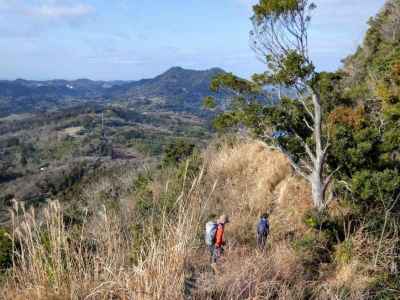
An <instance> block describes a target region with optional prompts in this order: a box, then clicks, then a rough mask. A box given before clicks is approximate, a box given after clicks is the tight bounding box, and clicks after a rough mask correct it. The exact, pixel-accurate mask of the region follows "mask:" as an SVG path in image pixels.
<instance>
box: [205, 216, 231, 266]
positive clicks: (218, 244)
mask: <svg viewBox="0 0 400 300" xmlns="http://www.w3.org/2000/svg"><path fill="white" fill-rule="evenodd" d="M226 223H229V218H228V216H226V215H222V216H221V217H220V218H219V219H218V221H217V222H214V221H209V222H207V224H206V235H205V240H206V244H207V246H208V249H209V250H210V255H211V263H216V262H217V260H218V258H219V257H220V256H221V254H222V252H223V247H222V246H223V245H225V242H224V227H225V224H226Z"/></svg>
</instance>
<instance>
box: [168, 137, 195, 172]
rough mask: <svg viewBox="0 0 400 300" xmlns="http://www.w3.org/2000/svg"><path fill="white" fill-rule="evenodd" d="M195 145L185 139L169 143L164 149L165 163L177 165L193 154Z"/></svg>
mask: <svg viewBox="0 0 400 300" xmlns="http://www.w3.org/2000/svg"><path fill="white" fill-rule="evenodd" d="M195 147H196V146H195V145H194V144H192V143H188V142H186V141H184V140H177V141H175V142H173V143H171V144H169V145H168V146H167V147H166V148H165V150H164V158H163V162H162V163H163V165H164V166H169V165H175V164H177V163H179V162H181V161H183V160H185V159H186V158H188V157H189V156H190V155H192V153H193V151H194V149H195Z"/></svg>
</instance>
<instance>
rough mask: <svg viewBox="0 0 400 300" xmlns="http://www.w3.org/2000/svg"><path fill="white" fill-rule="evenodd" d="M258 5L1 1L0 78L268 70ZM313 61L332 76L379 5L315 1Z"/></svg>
mask: <svg viewBox="0 0 400 300" xmlns="http://www.w3.org/2000/svg"><path fill="white" fill-rule="evenodd" d="M255 2H256V0H0V79H16V78H25V79H34V80H45V79H54V78H65V79H77V78H90V79H94V80H117V79H118V80H137V79H141V78H150V77H154V76H156V75H158V74H160V73H162V72H164V71H165V70H167V69H168V68H170V67H172V66H181V67H184V68H191V69H209V68H212V67H220V68H223V69H225V70H226V71H229V72H234V73H235V74H237V75H240V76H244V77H248V76H250V75H251V74H252V73H255V72H261V71H263V70H264V69H265V67H264V66H263V65H262V64H261V63H260V62H259V61H258V60H257V59H256V56H255V54H254V53H253V52H252V50H250V48H249V43H248V36H249V31H250V30H251V23H250V21H249V18H250V16H251V6H252V4H254V3H255ZM314 2H315V3H316V4H317V7H318V8H317V9H316V10H315V11H314V14H313V21H312V27H311V32H310V49H311V50H310V51H311V57H312V59H313V61H314V63H315V64H316V65H317V67H318V69H319V70H327V71H333V70H336V69H337V68H338V67H340V65H341V64H340V61H341V59H343V58H344V57H346V56H347V55H349V54H351V53H352V52H354V50H355V49H356V48H357V46H358V45H359V44H360V42H361V41H362V38H363V35H364V33H365V31H366V29H367V21H368V19H369V18H370V17H371V16H373V15H375V14H376V13H377V12H378V11H379V9H380V8H381V7H382V5H383V4H384V2H385V0H315V1H314Z"/></svg>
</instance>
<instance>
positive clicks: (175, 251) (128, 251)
mask: <svg viewBox="0 0 400 300" xmlns="http://www.w3.org/2000/svg"><path fill="white" fill-rule="evenodd" d="M120 176H121V177H120V180H117V181H115V180H111V179H110V178H108V179H107V178H106V177H105V178H104V179H103V180H102V181H101V182H93V184H92V185H91V186H90V187H88V189H87V190H86V191H85V193H84V195H85V197H87V198H90V199H91V200H92V201H93V202H94V203H104V204H103V205H97V206H92V207H91V208H89V211H87V210H86V209H87V208H79V207H78V208H76V210H75V212H74V213H75V216H76V217H77V219H76V221H75V222H76V223H75V224H74V225H72V227H69V226H71V225H67V224H65V223H64V221H63V220H69V219H68V218H67V219H66V218H65V216H66V213H67V211H65V210H64V209H63V208H62V206H60V204H59V203H58V202H55V203H50V204H49V206H48V208H47V209H46V210H45V214H44V216H43V218H44V220H45V221H46V222H45V224H47V225H45V227H44V228H43V227H42V226H41V225H40V224H39V223H36V222H35V221H34V219H33V218H32V217H31V215H32V212H26V213H24V214H22V215H21V214H19V215H18V214H17V212H15V213H16V216H18V218H19V219H20V221H21V222H22V223H21V226H19V227H18V229H17V231H16V232H17V233H16V234H17V235H16V239H17V241H18V243H19V244H20V247H21V248H22V249H24V251H26V252H27V253H31V254H30V255H28V256H24V257H21V258H19V259H18V265H19V266H21V267H18V268H16V269H14V270H13V273H12V274H11V277H10V280H9V281H6V286H5V288H4V289H3V296H4V297H5V298H7V299H11V298H14V297H17V295H18V296H19V297H22V298H23V299H24V298H25V297H27V296H28V295H29V297H30V298H31V299H40V298H43V297H45V298H49V297H61V298H63V297H68V296H67V295H74V296H73V297H74V298H85V297H89V298H90V297H94V296H95V298H101V299H103V298H109V297H116V298H120V299H124V298H135V299H254V298H262V299H310V298H312V299H379V297H378V295H385V293H386V292H385V291H383V290H381V285H382V284H383V282H384V280H386V279H384V277H382V276H384V274H385V268H386V267H387V266H388V265H390V263H391V261H392V260H393V259H395V256H394V255H393V254H391V253H390V252H388V251H386V250H384V252H382V260H379V263H378V264H377V265H374V262H373V260H374V257H375V254H374V249H376V246H377V245H378V244H379V238H378V237H376V238H375V239H373V238H371V236H369V235H368V234H367V233H366V232H365V231H364V229H363V228H359V229H357V230H356V231H355V232H353V230H354V229H353V228H347V227H346V226H345V227H343V226H344V225H346V224H347V223H346V222H347V220H348V219H349V218H350V217H351V214H352V211H351V208H350V207H349V206H346V205H342V204H340V205H337V204H335V205H334V206H332V207H331V208H330V211H331V213H330V214H328V215H325V216H324V218H323V219H320V217H318V216H317V215H315V212H314V211H313V210H312V208H311V199H310V189H309V186H308V185H307V184H306V183H305V182H304V180H302V179H300V178H299V177H297V176H295V174H294V173H293V172H292V170H291V167H290V166H289V163H288V161H287V160H286V159H285V158H284V157H283V156H282V155H281V154H279V153H277V152H275V151H271V150H269V149H268V148H265V145H263V144H260V143H259V142H257V141H252V140H236V139H233V140H232V139H231V140H225V141H223V140H222V141H216V142H214V143H213V144H212V145H210V146H209V147H208V149H207V150H206V151H205V152H203V153H202V155H201V156H192V157H191V159H190V162H187V163H185V162H184V163H182V164H180V165H178V166H176V168H173V169H169V170H164V171H162V172H161V173H159V172H157V171H155V172H151V173H148V172H146V171H145V172H143V173H142V174H141V175H140V176H139V177H136V176H137V175H134V174H132V173H130V172H128V171H127V170H126V172H125V173H121V174H120ZM135 177H136V179H134V178H135ZM122 178H123V179H124V180H122ZM113 186H114V187H115V186H119V188H120V190H123V191H124V192H123V193H121V194H120V195H119V197H118V199H108V200H106V202H103V201H104V200H101V199H102V197H103V192H104V191H106V190H112V187H113ZM104 187H107V188H106V189H104ZM16 205H17V204H16ZM263 211H268V212H270V213H271V218H270V223H271V235H270V238H269V239H268V249H267V252H266V253H262V252H259V251H258V250H256V247H255V238H254V230H255V229H254V228H255V224H256V222H257V218H258V216H259V214H260V213H261V212H263ZM92 212H93V213H92ZM220 213H227V214H229V216H230V219H231V222H230V223H229V224H228V225H227V226H226V240H227V245H226V247H225V254H224V259H223V260H222V261H221V262H220V264H219V266H218V270H219V271H218V272H217V273H214V272H213V270H212V269H211V268H210V265H209V254H208V252H207V251H206V249H205V247H204V246H203V243H204V242H203V226H204V224H205V222H206V221H207V220H209V218H210V216H211V215H212V214H220ZM161 215H162V216H164V217H163V218H159V216H161ZM78 216H79V217H78ZM80 218H82V219H80ZM79 220H80V221H79ZM82 222H83V223H82ZM60 225H61V228H64V226H67V227H65V229H63V230H61V231H57V230H55V229H56V228H58V227H57V226H60ZM128 228H129V230H127V229H128ZM160 229H161V231H160ZM42 230H45V231H46V232H48V234H49V240H48V243H47V244H42V243H41V242H40V238H41V237H40V236H41V235H40V232H42ZM76 230H79V232H80V233H79V237H77V236H75V233H74V232H77V231H76ZM347 230H350V231H347ZM349 234H350V235H349ZM28 235H29V236H31V239H27V238H26V237H27V236H28ZM384 243H385V247H390V246H391V245H393V244H391V243H392V242H391V241H390V240H385V241H384ZM79 245H80V246H79ZM87 247H89V248H87ZM59 249H64V251H65V254H64V255H63V256H59V255H58V254H57V253H58V251H59ZM385 249H389V248H385ZM81 251H84V252H81ZM239 261H240V264H239V263H238V262H239ZM77 266H79V267H77ZM49 272H51V273H49ZM50 274H51V275H50ZM32 286H33V287H35V288H34V289H32V288H31V287H32ZM392 293H394V292H392ZM376 297H378V298H376ZM390 299H391V298H390Z"/></svg>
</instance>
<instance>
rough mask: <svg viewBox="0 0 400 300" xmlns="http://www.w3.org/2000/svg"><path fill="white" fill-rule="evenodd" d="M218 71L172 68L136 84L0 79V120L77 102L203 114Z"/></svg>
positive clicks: (79, 80) (129, 82) (84, 79)
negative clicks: (205, 102) (124, 104)
mask: <svg viewBox="0 0 400 300" xmlns="http://www.w3.org/2000/svg"><path fill="white" fill-rule="evenodd" d="M223 72H225V71H224V70H223V69H221V68H211V69H207V70H191V69H185V68H182V67H172V68H170V69H168V70H166V71H165V72H163V73H162V74H160V75H158V76H155V77H153V78H145V79H141V80H136V81H122V80H111V81H102V80H99V81H96V80H91V79H87V78H80V79H75V80H64V79H52V80H45V81H38V80H26V79H16V80H0V117H1V116H2V117H4V116H7V115H10V114H18V113H27V112H35V111H47V110H49V109H54V108H57V107H59V106H70V105H74V104H76V103H86V102H92V101H95V102H101V103H115V102H120V101H124V102H128V103H130V104H131V105H135V106H136V107H138V108H143V109H146V110H165V109H168V110H172V111H187V112H191V113H197V114H202V113H204V112H202V109H201V103H202V99H203V98H204V97H205V96H207V95H209V94H211V91H210V90H209V85H210V83H211V81H212V79H213V78H214V76H216V75H218V74H220V73H223Z"/></svg>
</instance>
